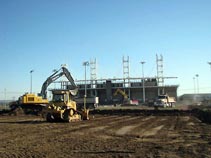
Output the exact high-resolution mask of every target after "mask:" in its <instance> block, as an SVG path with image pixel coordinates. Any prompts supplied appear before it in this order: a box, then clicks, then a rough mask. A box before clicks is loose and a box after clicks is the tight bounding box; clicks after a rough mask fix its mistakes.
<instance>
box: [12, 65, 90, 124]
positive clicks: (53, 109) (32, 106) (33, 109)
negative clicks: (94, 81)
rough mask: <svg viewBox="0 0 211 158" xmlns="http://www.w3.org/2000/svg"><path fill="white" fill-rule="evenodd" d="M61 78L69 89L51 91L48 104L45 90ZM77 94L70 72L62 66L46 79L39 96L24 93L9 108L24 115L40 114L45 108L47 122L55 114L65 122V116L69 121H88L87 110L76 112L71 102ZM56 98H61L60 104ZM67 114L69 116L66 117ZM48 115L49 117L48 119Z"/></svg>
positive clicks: (73, 103)
mask: <svg viewBox="0 0 211 158" xmlns="http://www.w3.org/2000/svg"><path fill="white" fill-rule="evenodd" d="M61 76H66V78H67V79H68V81H69V82H70V83H71V86H69V88H70V89H69V90H66V91H65V90H62V91H59V90H58V91H56V90H54V91H52V93H53V100H52V101H51V102H50V103H49V101H48V100H47V88H48V86H49V85H50V84H51V83H52V82H54V81H55V80H57V79H58V78H59V77H61ZM77 92H78V88H77V86H76V85H75V82H74V80H73V78H72V76H71V74H70V72H69V71H68V69H67V68H66V67H64V66H62V67H61V69H59V70H58V71H56V72H54V73H53V74H52V75H51V76H49V77H48V78H47V79H46V81H45V82H44V83H43V85H42V88H41V92H40V94H39V95H36V94H28V93H26V94H24V95H23V96H21V97H19V99H18V100H17V101H15V102H12V103H10V108H11V111H15V110H16V109H19V108H21V109H23V111H24V112H25V113H26V114H40V113H42V110H43V109H46V108H47V109H48V113H49V114H48V117H47V120H48V121H49V120H50V118H52V117H54V116H55V117H56V116H57V113H59V114H61V115H62V117H60V118H61V119H64V120H67V118H66V117H67V116H69V117H70V120H74V119H73V118H75V120H76V118H79V117H80V116H81V117H82V119H88V111H87V110H85V109H84V110H82V111H81V112H79V111H77V110H76V103H75V102H74V101H73V100H72V96H74V95H76V94H77ZM70 94H71V95H72V96H71V95H70ZM58 96H61V97H62V96H63V99H64V100H63V101H60V102H58V101H56V98H57V97H58ZM45 107H46V108H45ZM58 109H59V110H58ZM68 112H69V115H67V113H68ZM79 113H80V116H79ZM84 113H86V114H87V115H86V116H85V115H84ZM42 114H43V113H42ZM50 114H51V117H49V116H50ZM52 120H53V119H52ZM70 120H69V121H70Z"/></svg>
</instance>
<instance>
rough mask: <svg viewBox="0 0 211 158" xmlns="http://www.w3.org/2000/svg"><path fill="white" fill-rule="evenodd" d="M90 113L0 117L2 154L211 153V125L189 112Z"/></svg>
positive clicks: (10, 157)
mask: <svg viewBox="0 0 211 158" xmlns="http://www.w3.org/2000/svg"><path fill="white" fill-rule="evenodd" d="M90 117H91V119H90V120H89V121H79V122H73V123H48V122H46V121H45V120H44V119H42V118H41V117H39V116H31V115H30V116H26V115H22V116H9V115H4V116H3V115H0V157H1V158H23V157H27V158H40V157H45V158H62V157H64V158H66V157H80V158H85V157H109V158H110V157H114V158H115V157H144V158H154V157H156V158H157V157H162V158H163V157H166V158H178V157H185V158H189V157H190V158H196V157H199V158H205V157H211V125H208V124H205V123H202V122H201V121H200V120H198V119H197V118H196V117H194V116H192V115H191V114H186V115H178V114H175V115H174V114H171V115H165V116H161V115H160V116H159V115H151V116H141V115H99V114H96V115H91V116H90Z"/></svg>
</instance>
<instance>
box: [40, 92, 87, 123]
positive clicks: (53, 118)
mask: <svg viewBox="0 0 211 158" xmlns="http://www.w3.org/2000/svg"><path fill="white" fill-rule="evenodd" d="M52 94H53V98H52V101H50V102H49V104H48V106H47V107H46V108H44V109H43V117H46V120H47V121H48V122H58V121H64V122H74V121H80V120H89V116H88V115H89V110H88V109H85V108H84V109H80V110H78V109H77V104H76V102H75V101H74V98H73V96H74V94H75V92H73V91H71V90H52Z"/></svg>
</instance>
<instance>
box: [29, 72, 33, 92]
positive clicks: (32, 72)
mask: <svg viewBox="0 0 211 158" xmlns="http://www.w3.org/2000/svg"><path fill="white" fill-rule="evenodd" d="M33 72H34V70H31V71H30V76H31V83H30V93H32V73H33Z"/></svg>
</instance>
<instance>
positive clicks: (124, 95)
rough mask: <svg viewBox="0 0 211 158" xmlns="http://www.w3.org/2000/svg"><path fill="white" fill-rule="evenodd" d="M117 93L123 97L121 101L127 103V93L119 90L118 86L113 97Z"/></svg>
mask: <svg viewBox="0 0 211 158" xmlns="http://www.w3.org/2000/svg"><path fill="white" fill-rule="evenodd" d="M118 94H120V95H121V96H122V97H123V98H122V103H128V102H129V98H128V95H127V94H126V93H125V92H124V91H123V90H121V89H120V88H118V89H117V90H116V91H115V92H114V94H113V96H114V97H115V96H117V95H118Z"/></svg>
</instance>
